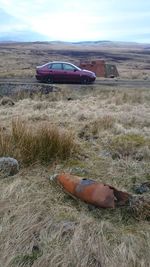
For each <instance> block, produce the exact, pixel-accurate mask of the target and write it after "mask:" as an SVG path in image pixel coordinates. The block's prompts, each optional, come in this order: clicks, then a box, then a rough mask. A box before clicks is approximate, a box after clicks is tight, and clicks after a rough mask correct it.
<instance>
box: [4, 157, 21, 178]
mask: <svg viewBox="0 0 150 267" xmlns="http://www.w3.org/2000/svg"><path fill="white" fill-rule="evenodd" d="M18 171H19V164H18V161H17V160H16V159H14V158H10V157H1V158H0V176H2V177H3V178H5V177H8V176H13V175H15V174H16V173H18Z"/></svg>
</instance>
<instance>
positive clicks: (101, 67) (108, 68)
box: [79, 59, 119, 78]
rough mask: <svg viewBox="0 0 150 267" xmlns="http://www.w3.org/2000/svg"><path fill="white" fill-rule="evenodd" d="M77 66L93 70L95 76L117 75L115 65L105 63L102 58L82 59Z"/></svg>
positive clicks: (110, 76)
mask: <svg viewBox="0 0 150 267" xmlns="http://www.w3.org/2000/svg"><path fill="white" fill-rule="evenodd" d="M79 67H80V68H81V69H87V70H90V71H93V72H94V73H95V74H96V76H97V77H106V78H112V77H118V76H119V73H118V70H117V67H116V65H114V64H107V63H106V62H105V61H104V60H103V59H97V60H92V61H90V60H84V61H83V60H82V61H80V65H79Z"/></svg>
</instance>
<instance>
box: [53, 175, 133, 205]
mask: <svg viewBox="0 0 150 267" xmlns="http://www.w3.org/2000/svg"><path fill="white" fill-rule="evenodd" d="M55 179H56V181H57V183H58V184H60V185H61V186H62V187H63V189H64V190H65V191H66V192H67V193H69V194H71V195H72V196H74V197H76V198H79V199H80V200H82V201H84V202H86V203H89V204H92V205H94V206H96V207H100V208H115V207H116V206H118V205H119V206H120V205H121V206H122V205H126V204H127V203H128V202H129V198H130V194H128V193H127V192H122V191H119V190H117V189H116V188H114V187H113V186H110V185H107V184H103V183H100V182H97V181H94V180H91V179H86V178H81V177H78V176H74V175H71V174H68V173H61V174H58V175H56V176H55Z"/></svg>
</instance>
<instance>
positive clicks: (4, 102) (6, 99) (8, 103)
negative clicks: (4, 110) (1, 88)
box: [0, 96, 15, 106]
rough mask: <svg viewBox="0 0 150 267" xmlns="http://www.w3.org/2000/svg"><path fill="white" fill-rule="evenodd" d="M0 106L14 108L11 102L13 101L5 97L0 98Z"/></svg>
mask: <svg viewBox="0 0 150 267" xmlns="http://www.w3.org/2000/svg"><path fill="white" fill-rule="evenodd" d="M0 104H1V105H3V106H5V105H7V106H14V105H15V103H14V102H13V100H12V99H11V98H10V97H7V96H5V97H3V98H2V100H1V102H0Z"/></svg>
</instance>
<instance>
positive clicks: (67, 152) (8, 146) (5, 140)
mask: <svg viewBox="0 0 150 267" xmlns="http://www.w3.org/2000/svg"><path fill="white" fill-rule="evenodd" d="M76 148H77V146H76V144H75V142H74V139H73V135H72V134H69V133H68V132H66V131H62V130H59V129H58V128H56V127H53V126H51V125H50V124H49V123H42V124H40V125H39V126H38V128H37V129H34V127H31V126H29V125H28V124H27V123H25V122H22V121H21V120H20V119H17V120H13V121H12V130H11V134H5V133H4V132H1V133H0V155H1V156H8V155H11V156H13V157H16V158H17V159H19V160H20V161H21V162H23V163H25V164H32V163H33V162H36V161H40V162H50V161H52V160H56V159H61V160H65V159H66V158H68V157H70V156H71V155H72V154H73V152H75V150H76Z"/></svg>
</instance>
